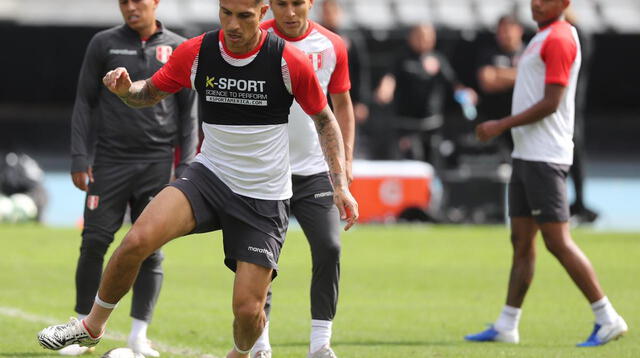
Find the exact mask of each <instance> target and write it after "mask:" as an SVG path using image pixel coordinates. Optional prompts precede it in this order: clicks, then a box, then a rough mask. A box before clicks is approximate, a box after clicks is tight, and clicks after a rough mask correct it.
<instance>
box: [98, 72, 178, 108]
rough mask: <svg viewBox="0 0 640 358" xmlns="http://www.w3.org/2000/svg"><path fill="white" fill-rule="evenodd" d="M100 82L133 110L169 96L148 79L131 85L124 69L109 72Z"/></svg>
mask: <svg viewBox="0 0 640 358" xmlns="http://www.w3.org/2000/svg"><path fill="white" fill-rule="evenodd" d="M102 82H103V83H104V85H105V86H106V87H107V88H108V89H109V91H111V92H113V93H114V94H115V95H117V96H118V97H119V98H120V99H121V100H122V102H124V103H126V104H127V105H128V106H130V107H134V108H141V107H148V106H152V105H154V104H156V103H158V102H160V101H162V100H163V99H164V98H165V97H167V96H169V95H170V94H171V93H168V92H164V91H161V90H159V89H158V88H157V87H156V86H155V85H154V84H153V82H152V81H151V79H150V78H149V79H146V80H143V81H136V82H133V83H132V82H131V78H130V77H129V73H128V72H127V70H126V69H125V68H124V67H118V68H116V69H115V70H113V71H109V72H108V73H107V74H106V75H105V76H104V78H103V79H102Z"/></svg>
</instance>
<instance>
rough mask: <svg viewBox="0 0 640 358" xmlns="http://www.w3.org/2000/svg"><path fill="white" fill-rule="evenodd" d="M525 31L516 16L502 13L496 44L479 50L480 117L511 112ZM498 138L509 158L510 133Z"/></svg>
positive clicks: (511, 143)
mask: <svg viewBox="0 0 640 358" xmlns="http://www.w3.org/2000/svg"><path fill="white" fill-rule="evenodd" d="M523 33H524V29H523V27H522V25H521V24H520V23H519V22H518V20H517V19H516V18H515V17H513V16H511V15H505V16H502V17H501V18H500V19H499V20H498V24H497V27H496V37H495V39H496V41H495V43H494V44H492V45H491V46H488V47H485V48H482V49H481V50H480V54H479V62H478V71H477V78H478V85H479V87H480V91H481V92H480V103H479V106H478V112H479V114H480V118H481V120H489V119H496V118H503V117H506V116H508V115H509V114H511V97H512V94H513V86H514V84H515V82H516V73H517V68H516V67H517V64H518V60H519V59H520V56H521V55H522V51H523V50H524V44H523V41H522V35H523ZM497 140H498V141H499V143H498V146H499V150H500V151H501V152H502V153H504V157H505V159H507V160H508V159H509V157H510V153H511V150H512V149H513V140H512V139H511V133H510V132H508V131H507V132H504V133H503V134H502V135H500V136H499V137H498V138H497Z"/></svg>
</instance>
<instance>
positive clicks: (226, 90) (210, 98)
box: [204, 76, 268, 107]
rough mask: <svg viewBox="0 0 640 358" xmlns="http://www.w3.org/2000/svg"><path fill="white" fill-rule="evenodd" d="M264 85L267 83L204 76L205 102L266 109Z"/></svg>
mask: <svg viewBox="0 0 640 358" xmlns="http://www.w3.org/2000/svg"><path fill="white" fill-rule="evenodd" d="M266 83H267V81H256V80H245V79H235V78H226V77H220V78H218V77H214V76H205V83H204V88H205V100H206V101H207V102H213V103H229V104H241V105H245V106H260V107H266V106H267V105H268V96H267V94H266V93H265V92H266Z"/></svg>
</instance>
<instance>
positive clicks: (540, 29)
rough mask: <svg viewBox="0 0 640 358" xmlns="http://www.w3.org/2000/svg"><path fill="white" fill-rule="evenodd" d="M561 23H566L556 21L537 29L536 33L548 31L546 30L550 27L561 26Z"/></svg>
mask: <svg viewBox="0 0 640 358" xmlns="http://www.w3.org/2000/svg"><path fill="white" fill-rule="evenodd" d="M562 23H566V21H564V20H556V21H554V22H552V23H550V24H549V25H547V26H545V27H541V28H539V29H538V32H541V31H544V30H546V29H548V28H550V27H552V26H555V25H558V24H562Z"/></svg>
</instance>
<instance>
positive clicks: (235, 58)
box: [152, 30, 327, 200]
mask: <svg viewBox="0 0 640 358" xmlns="http://www.w3.org/2000/svg"><path fill="white" fill-rule="evenodd" d="M271 36H272V35H271ZM203 38H204V35H201V36H198V37H195V38H192V39H190V40H187V41H185V42H184V43H182V45H180V46H179V47H178V48H177V49H176V50H175V51H174V53H173V55H172V56H171V58H170V59H169V62H167V63H166V64H165V65H164V66H163V67H162V68H161V69H160V70H159V71H158V72H156V73H155V74H154V75H153V77H152V82H153V84H154V85H155V86H156V87H157V88H158V89H160V90H161V91H164V92H170V93H175V92H177V91H179V90H180V89H181V88H183V87H186V88H194V79H195V75H196V73H197V69H198V59H199V56H198V55H199V52H200V47H201V44H202V40H203ZM265 38H266V31H264V30H263V34H262V39H261V42H260V44H259V45H258V46H257V47H256V48H255V49H254V50H252V51H251V52H249V53H247V54H244V55H236V54H233V53H232V52H230V51H229V50H228V49H227V48H226V45H225V44H224V36H223V32H222V30H221V31H220V35H219V45H220V46H219V47H220V51H221V54H222V57H223V58H224V60H225V61H226V62H227V63H229V64H230V65H232V66H237V67H242V66H246V65H247V64H249V63H251V61H253V60H254V59H255V58H256V56H257V55H258V53H259V51H260V49H261V47H262V44H263V43H264V41H265ZM281 62H282V77H283V81H284V84H285V86H286V87H287V89H288V90H289V91H290V93H292V94H293V96H294V98H295V99H296V100H297V101H298V102H299V103H300V104H301V106H302V108H303V109H304V110H305V111H306V112H307V113H309V114H317V113H319V112H320V111H322V109H324V107H325V106H326V105H327V99H326V96H325V95H324V93H323V90H322V87H321V86H320V84H319V83H318V80H317V78H316V76H315V75H314V72H313V68H312V66H311V64H310V63H309V61H308V60H307V57H306V56H305V54H304V53H303V52H301V51H300V50H298V49H296V48H295V47H293V46H291V45H289V44H286V45H285V48H284V51H283V54H282V61H281ZM202 131H203V132H204V141H203V143H202V147H201V153H200V154H198V156H196V158H195V160H196V161H197V162H200V163H201V164H203V165H204V166H206V167H207V168H208V169H209V170H211V171H212V172H213V173H214V174H215V175H216V176H217V177H218V178H220V180H221V181H222V182H223V183H225V184H226V185H227V186H228V187H229V188H230V189H231V190H232V191H233V192H234V193H236V194H240V195H243V196H247V197H251V198H256V199H263V200H283V199H288V198H290V197H291V195H292V190H291V171H290V166H289V156H288V154H289V149H288V146H289V140H288V139H289V138H288V136H287V124H276V125H218V124H208V123H203V124H202Z"/></svg>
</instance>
